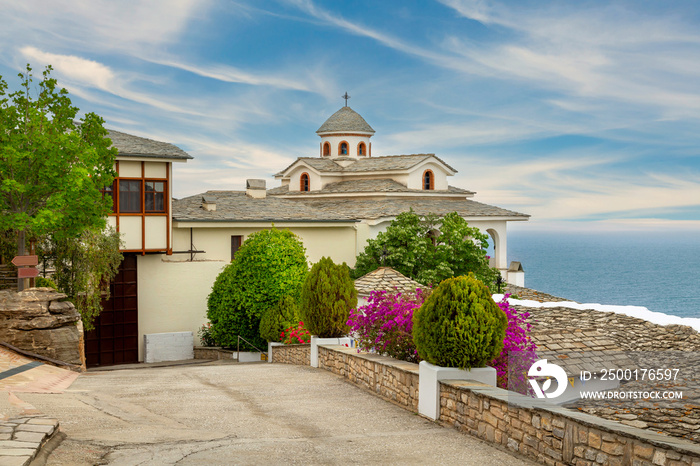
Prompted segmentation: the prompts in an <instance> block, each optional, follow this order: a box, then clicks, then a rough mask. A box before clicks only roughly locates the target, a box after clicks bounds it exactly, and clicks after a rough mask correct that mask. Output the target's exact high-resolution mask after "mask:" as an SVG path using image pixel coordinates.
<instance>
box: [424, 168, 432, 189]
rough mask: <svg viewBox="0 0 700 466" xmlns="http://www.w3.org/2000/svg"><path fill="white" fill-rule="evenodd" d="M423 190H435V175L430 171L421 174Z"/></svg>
mask: <svg viewBox="0 0 700 466" xmlns="http://www.w3.org/2000/svg"><path fill="white" fill-rule="evenodd" d="M423 189H425V190H426V191H430V190H433V189H435V175H434V174H433V171H432V170H426V171H425V172H423Z"/></svg>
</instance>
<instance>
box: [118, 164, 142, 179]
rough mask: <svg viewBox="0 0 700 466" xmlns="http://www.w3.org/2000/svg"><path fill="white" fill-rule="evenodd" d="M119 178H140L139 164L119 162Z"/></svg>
mask: <svg viewBox="0 0 700 466" xmlns="http://www.w3.org/2000/svg"><path fill="white" fill-rule="evenodd" d="M119 177H120V178H141V162H130V161H128V160H120V161H119Z"/></svg>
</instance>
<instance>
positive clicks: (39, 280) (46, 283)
mask: <svg viewBox="0 0 700 466" xmlns="http://www.w3.org/2000/svg"><path fill="white" fill-rule="evenodd" d="M34 286H36V287H37V288H53V289H54V290H58V286H57V285H56V282H54V281H53V280H51V279H50V278H48V277H36V279H35V280H34Z"/></svg>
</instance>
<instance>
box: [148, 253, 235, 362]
mask: <svg viewBox="0 0 700 466" xmlns="http://www.w3.org/2000/svg"><path fill="white" fill-rule="evenodd" d="M227 263H228V261H226V262H224V261H195V262H173V261H170V260H169V258H168V256H165V255H146V256H138V289H139V293H138V296H139V314H138V315H139V323H138V326H139V360H140V361H142V360H143V357H144V354H143V336H144V335H146V334H151V333H165V332H193V333H194V335H195V343H198V341H199V340H198V338H197V331H198V330H199V328H200V327H201V326H202V324H203V323H205V322H206V321H207V296H209V293H210V292H211V287H212V285H213V284H214V280H216V277H217V275H219V273H220V272H221V270H222V269H223V268H224V266H225V265H226V264H227Z"/></svg>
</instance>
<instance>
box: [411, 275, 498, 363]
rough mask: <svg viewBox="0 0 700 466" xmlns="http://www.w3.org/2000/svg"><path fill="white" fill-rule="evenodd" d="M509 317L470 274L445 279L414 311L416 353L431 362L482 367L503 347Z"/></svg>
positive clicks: (486, 289) (483, 286)
mask: <svg viewBox="0 0 700 466" xmlns="http://www.w3.org/2000/svg"><path fill="white" fill-rule="evenodd" d="M507 325H508V319H507V317H506V315H505V313H504V312H503V311H502V310H501V309H500V308H499V307H498V305H497V304H496V303H495V302H494V301H493V299H492V298H491V294H490V293H489V290H488V288H487V287H486V286H485V285H484V284H483V283H482V282H481V281H479V280H477V279H476V278H475V277H474V275H473V274H471V273H470V274H469V275H468V276H460V277H455V278H449V279H447V280H444V281H443V282H442V283H440V285H438V287H437V288H435V290H434V291H433V292H432V293H431V295H430V296H429V297H428V299H426V300H425V303H423V305H422V306H421V307H420V308H419V309H418V310H416V311H415V312H414V313H413V341H414V342H415V344H416V349H417V350H418V356H420V358H421V359H424V360H426V361H428V362H429V363H431V364H435V365H438V366H444V367H458V368H460V369H471V368H472V367H484V366H486V364H487V363H488V362H490V361H491V360H493V359H494V358H495V357H496V356H498V355H499V353H500V352H501V350H502V349H503V340H504V339H505V331H506V326H507Z"/></svg>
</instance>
